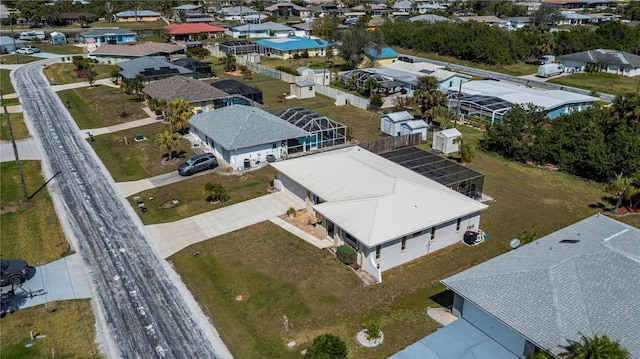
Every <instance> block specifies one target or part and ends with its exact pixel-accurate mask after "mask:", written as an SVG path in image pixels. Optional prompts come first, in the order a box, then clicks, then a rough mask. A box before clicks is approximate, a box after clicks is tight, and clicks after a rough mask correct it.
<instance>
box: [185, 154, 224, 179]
mask: <svg viewBox="0 0 640 359" xmlns="http://www.w3.org/2000/svg"><path fill="white" fill-rule="evenodd" d="M216 167H218V159H217V158H216V156H214V155H213V153H203V154H200V155H195V156H193V157H191V158H189V159H188V160H187V162H185V163H183V164H181V165H180V166H179V167H178V173H179V174H180V175H181V176H191V175H192V174H194V173H196V172H200V171H204V170H207V169H213V168H216Z"/></svg>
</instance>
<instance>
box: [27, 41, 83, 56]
mask: <svg viewBox="0 0 640 359" xmlns="http://www.w3.org/2000/svg"><path fill="white" fill-rule="evenodd" d="M28 44H29V45H33V46H35V47H37V48H39V49H40V51H42V52H48V53H50V54H58V55H82V53H83V52H82V47H79V46H74V45H73V44H66V45H51V44H48V43H45V42H40V43H36V42H31V43H28Z"/></svg>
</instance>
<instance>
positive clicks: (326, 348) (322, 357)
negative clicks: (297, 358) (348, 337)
mask: <svg viewBox="0 0 640 359" xmlns="http://www.w3.org/2000/svg"><path fill="white" fill-rule="evenodd" d="M305 358H306V359H346V358H347V344H346V343H345V342H344V341H343V340H342V339H340V338H338V337H337V336H335V335H333V334H322V335H319V336H317V337H316V338H315V339H313V343H312V344H311V346H310V347H309V349H307V354H306V355H305Z"/></svg>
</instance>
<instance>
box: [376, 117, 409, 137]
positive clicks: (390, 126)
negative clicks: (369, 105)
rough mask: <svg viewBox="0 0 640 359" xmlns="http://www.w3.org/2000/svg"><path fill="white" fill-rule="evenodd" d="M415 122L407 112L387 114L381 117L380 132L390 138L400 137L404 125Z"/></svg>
mask: <svg viewBox="0 0 640 359" xmlns="http://www.w3.org/2000/svg"><path fill="white" fill-rule="evenodd" d="M409 121H413V115H411V114H410V113H409V112H407V111H399V112H392V113H387V114H384V115H382V116H380V131H382V132H383V133H386V134H387V135H389V136H394V137H395V136H400V135H401V132H402V124H403V123H406V122H409Z"/></svg>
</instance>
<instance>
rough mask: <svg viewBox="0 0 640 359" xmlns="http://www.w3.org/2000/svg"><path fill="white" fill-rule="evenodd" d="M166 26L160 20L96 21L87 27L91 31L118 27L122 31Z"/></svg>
mask: <svg viewBox="0 0 640 359" xmlns="http://www.w3.org/2000/svg"><path fill="white" fill-rule="evenodd" d="M166 25H167V23H165V22H164V21H162V20H159V21H149V22H142V21H141V22H109V21H107V20H98V21H94V22H92V23H91V24H89V27H90V28H92V29H97V28H109V27H119V28H123V29H160V28H162V27H164V26H166Z"/></svg>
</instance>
